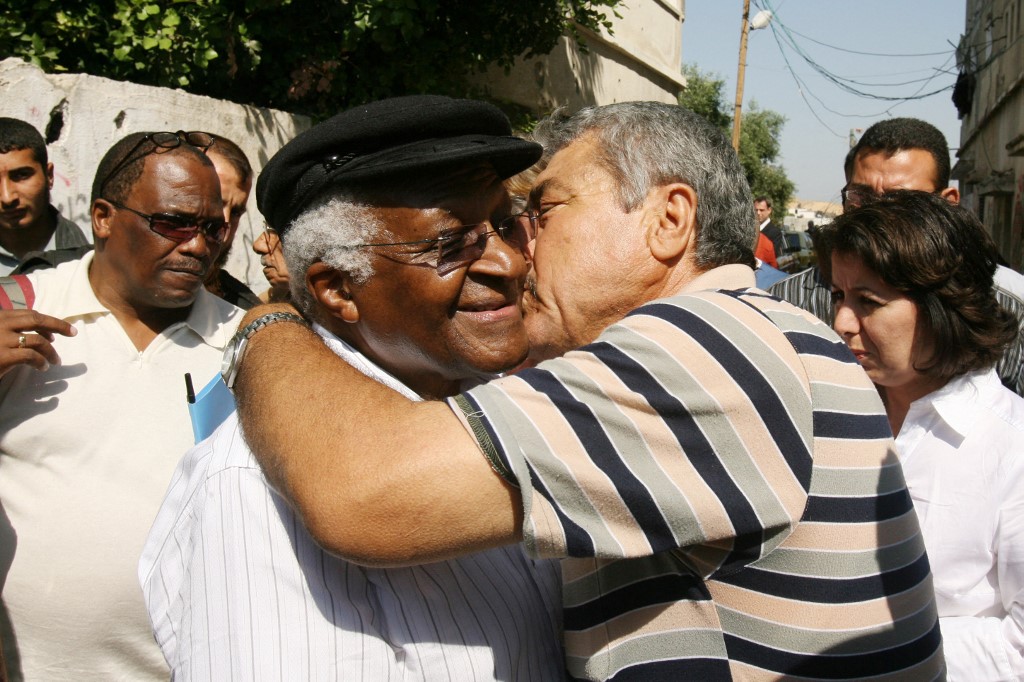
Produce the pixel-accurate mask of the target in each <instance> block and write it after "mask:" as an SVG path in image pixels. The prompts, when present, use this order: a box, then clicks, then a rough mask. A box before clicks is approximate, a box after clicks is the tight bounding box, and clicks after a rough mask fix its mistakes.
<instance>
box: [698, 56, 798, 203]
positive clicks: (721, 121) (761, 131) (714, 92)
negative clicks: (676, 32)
mask: <svg viewBox="0 0 1024 682" xmlns="http://www.w3.org/2000/svg"><path fill="white" fill-rule="evenodd" d="M683 74H684V75H685V76H686V89H685V90H684V91H683V92H682V94H680V95H679V103H680V104H682V105H683V106H685V107H687V108H689V109H692V110H693V111H695V112H697V113H698V114H700V115H701V116H703V117H704V118H706V119H707V120H709V121H711V123H713V124H714V125H715V126H717V127H718V128H719V129H721V130H722V132H724V133H725V135H726V136H727V137H729V138H731V137H732V116H731V115H730V114H729V113H728V112H729V109H730V105H729V104H728V102H727V99H726V95H725V92H724V89H725V81H724V80H723V79H721V78H718V77H717V76H715V75H709V74H706V73H703V72H702V71H700V69H698V68H697V67H695V66H692V65H686V66H684V67H683ZM785 124H786V118H785V116H783V115H782V114H780V113H778V112H776V111H772V110H770V109H760V108H758V106H757V104H756V103H755V102H751V103H750V104H749V105H748V106H747V110H746V112H744V114H743V125H741V126H740V163H741V164H742V165H743V170H744V171H745V172H746V175H747V181H748V182H749V183H750V189H751V191H752V192H753V193H754V196H767V197H771V199H772V207H773V211H772V218H773V219H774V220H776V221H777V222H779V223H781V222H782V218H783V216H784V215H785V213H786V204H788V203H789V200H790V199H791V198H792V197H793V192H794V191H795V189H796V188H795V186H794V185H793V182H792V181H791V180H790V179H789V177H788V176H787V175H786V170H785V169H784V168H783V167H782V166H781V165H779V164H777V163H776V160H777V159H778V158H779V152H780V149H779V136H780V135H781V134H782V127H783V126H784V125H785Z"/></svg>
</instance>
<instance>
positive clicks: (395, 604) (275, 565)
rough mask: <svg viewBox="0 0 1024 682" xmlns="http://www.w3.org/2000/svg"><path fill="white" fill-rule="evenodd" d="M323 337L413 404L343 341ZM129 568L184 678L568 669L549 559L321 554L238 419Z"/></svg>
mask: <svg viewBox="0 0 1024 682" xmlns="http://www.w3.org/2000/svg"><path fill="white" fill-rule="evenodd" d="M317 331H318V332H319V333H320V334H321V335H323V336H325V337H326V336H329V332H327V331H326V330H324V329H323V328H317ZM325 340H326V341H327V343H328V345H329V346H331V348H332V349H333V350H334V351H335V352H337V353H338V354H339V355H341V356H342V357H344V358H345V359H346V360H348V361H349V362H350V363H351V364H353V365H354V366H356V368H357V369H360V370H361V371H363V372H364V373H366V374H368V375H369V376H371V377H373V378H375V379H377V380H379V381H381V383H384V384H386V385H389V386H391V387H392V388H394V389H396V390H399V391H400V392H402V393H404V394H405V395H406V397H409V398H411V399H418V398H417V396H416V395H415V394H413V393H412V392H411V391H409V390H408V389H407V388H405V387H404V386H402V385H401V384H399V383H398V382H397V380H396V379H395V378H394V377H391V376H390V375H388V374H386V373H384V372H383V371H382V370H380V369H379V368H377V367H376V366H374V365H372V364H371V363H370V362H369V361H368V360H366V359H365V357H364V356H362V355H360V354H358V353H357V352H356V351H354V350H353V349H352V348H351V347H350V346H348V345H347V344H344V343H343V342H341V341H339V340H338V339H336V338H333V337H331V338H325ZM467 511H469V510H467ZM139 578H140V580H141V582H142V588H143V593H144V596H145V600H146V606H147V608H148V610H149V615H150V620H151V622H152V625H153V630H154V633H155V635H156V639H157V642H158V643H159V645H160V648H161V649H162V651H163V653H164V657H165V658H166V659H167V663H168V664H169V665H170V667H171V670H172V672H173V675H174V679H175V680H177V681H178V682H181V681H183V680H210V681H217V682H221V681H222V680H245V681H250V680H282V681H288V682H292V681H294V680H303V681H306V680H367V681H370V680H373V681H376V680H381V681H390V680H394V681H396V682H397V681H401V680H407V681H410V682H411V681H413V680H417V681H419V680H429V681H430V682H433V681H434V680H442V681H443V680H451V681H453V682H466V681H470V680H505V681H508V682H512V681H516V680H538V681H543V680H561V679H564V675H565V667H564V662H563V660H562V659H563V657H562V651H561V645H560V632H561V624H560V613H561V605H560V595H559V585H560V578H559V572H558V564H557V562H551V561H543V560H541V561H534V560H531V559H529V558H528V557H527V556H526V555H525V554H524V552H523V551H522V549H521V547H519V546H511V547H504V548H499V549H494V550H489V551H486V552H480V553H476V554H471V555H469V556H465V557H462V558H460V559H457V560H452V561H444V562H438V563H434V564H428V565H423V566H413V567H408V568H397V569H372V568H364V567H361V566H356V565H353V564H350V563H348V562H346V561H344V560H342V559H339V558H338V557H335V556H333V555H331V554H328V553H327V552H325V551H324V550H322V549H321V548H320V547H319V546H318V545H317V544H316V543H315V542H314V540H313V539H312V537H311V536H310V535H309V533H308V532H306V530H305V528H304V527H303V525H302V522H301V520H300V519H299V518H298V516H297V515H296V514H295V513H294V512H293V511H292V510H291V508H290V507H289V506H288V504H287V503H286V502H285V501H284V499H283V498H282V497H281V496H279V495H278V494H277V493H276V492H275V491H274V490H273V489H271V488H270V486H269V484H268V483H267V480H266V479H265V478H264V476H263V473H262V471H261V470H260V468H259V464H258V463H257V462H256V460H255V459H254V458H253V456H252V454H251V452H250V450H249V448H248V446H247V445H246V443H245V439H244V438H243V436H242V433H241V431H240V429H239V426H238V421H237V416H236V415H232V416H231V417H229V419H228V420H227V421H226V422H225V423H224V424H223V425H222V426H221V427H220V428H219V429H218V430H217V431H216V432H215V433H214V435H213V436H211V437H210V438H209V439H207V440H205V441H203V442H202V443H200V444H199V445H197V446H196V447H195V448H194V449H193V450H191V451H190V452H189V453H188V454H187V455H186V456H185V458H184V460H183V461H182V462H181V464H180V465H179V467H178V469H177V471H176V473H175V475H174V478H173V480H172V482H171V486H170V489H169V491H168V493H167V497H166V499H165V500H164V503H163V506H162V507H161V510H160V513H159V514H158V516H157V519H156V522H155V523H154V525H153V529H152V531H151V533H150V536H149V539H148V540H147V542H146V546H145V549H144V551H143V555H142V561H141V563H140V565H139Z"/></svg>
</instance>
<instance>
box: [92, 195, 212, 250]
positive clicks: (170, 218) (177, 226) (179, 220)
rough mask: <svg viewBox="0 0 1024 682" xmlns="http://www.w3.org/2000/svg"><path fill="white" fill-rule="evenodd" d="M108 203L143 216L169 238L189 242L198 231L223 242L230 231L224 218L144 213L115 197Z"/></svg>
mask: <svg viewBox="0 0 1024 682" xmlns="http://www.w3.org/2000/svg"><path fill="white" fill-rule="evenodd" d="M104 201H106V202H107V203H108V204H110V205H111V206H114V207H115V208H120V209H123V210H125V211H130V212H131V213H134V214H135V215H137V216H139V217H140V218H143V219H144V220H146V221H148V222H149V229H151V230H152V231H153V232H156V233H157V234H158V235H160V236H161V237H167V238H168V239H171V240H174V241H176V242H187V241H189V240H190V239H192V238H193V237H195V236H196V233H197V232H200V231H201V232H202V233H203V236H204V237H206V238H207V239H209V240H210V241H212V242H216V243H218V244H223V243H224V240H225V239H227V237H228V231H229V230H230V226H229V225H228V224H227V222H225V221H224V219H223V218H210V219H200V218H189V217H186V216H182V215H175V214H173V213H153V214H149V213H143V212H142V211H136V210H135V209H134V208H129V207H128V206H125V205H124V204H121V203H118V202H116V201H114V200H113V199H104Z"/></svg>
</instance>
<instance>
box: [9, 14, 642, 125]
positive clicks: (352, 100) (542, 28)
mask: <svg viewBox="0 0 1024 682" xmlns="http://www.w3.org/2000/svg"><path fill="white" fill-rule="evenodd" d="M621 3H622V0H511V1H510V2H504V3H494V2H480V1H479V0H323V1H321V2H316V1H314V0H192V1H185V0H7V1H6V3H5V4H6V10H5V11H4V12H3V13H2V14H0V55H2V56H11V55H13V56H18V57H22V58H23V59H26V60H28V61H31V62H33V63H35V64H37V65H38V66H40V67H41V68H43V69H44V70H46V71H51V72H60V71H68V72H84V73H90V74H93V75H98V76H106V77H108V78H114V79H119V80H131V81H133V82H136V83H143V84H147V85H158V86H164V87H180V88H184V89H186V90H188V91H190V92H194V93H198V94H204V95H210V96H214V97H221V98H227V99H231V100H234V101H239V102H249V103H252V104H257V105H261V106H272V107H277V108H281V109H285V110H289V111H298V112H303V113H310V114H313V115H315V116H325V115H330V114H333V113H334V112H336V111H338V110H339V109H341V108H344V107H346V106H350V105H354V104H358V103H361V102H365V101H369V100H372V99H377V98H380V97H386V96H394V95H402V94H412V93H422V92H433V93H439V94H451V95H467V94H473V93H472V90H471V88H470V86H469V85H468V84H467V77H468V76H469V75H470V74H472V73H473V72H475V71H482V70H483V69H484V68H486V67H487V66H488V65H490V64H495V63H496V64H498V65H501V66H504V67H506V68H508V67H509V66H511V64H512V62H513V60H514V58H515V57H516V56H518V55H520V54H524V53H525V55H526V56H533V55H535V54H545V53H547V52H549V51H550V50H551V49H552V48H553V47H554V46H555V43H556V41H557V40H558V38H559V36H561V35H562V34H563V33H565V32H567V31H568V33H569V34H570V35H571V36H573V37H574V38H575V39H576V40H577V42H578V43H579V44H581V45H582V44H583V43H582V37H581V34H580V33H579V32H578V29H577V27H578V26H583V27H586V28H589V29H591V30H598V29H599V28H600V27H602V26H603V27H605V28H609V27H610V21H609V19H608V15H607V12H613V13H614V11H615V9H614V8H615V7H616V6H617V5H619V4H621Z"/></svg>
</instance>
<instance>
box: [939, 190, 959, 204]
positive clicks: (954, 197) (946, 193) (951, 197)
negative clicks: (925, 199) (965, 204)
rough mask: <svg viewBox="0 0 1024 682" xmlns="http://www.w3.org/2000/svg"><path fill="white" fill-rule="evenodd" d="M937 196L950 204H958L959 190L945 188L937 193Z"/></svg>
mask: <svg viewBox="0 0 1024 682" xmlns="http://www.w3.org/2000/svg"><path fill="white" fill-rule="evenodd" d="M939 196H940V197H942V198H943V199H945V200H946V201H948V202H949V203H951V204H959V203H960V190H958V189H957V188H956V187H947V188H946V189H944V190H942V191H941V192H939Z"/></svg>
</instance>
